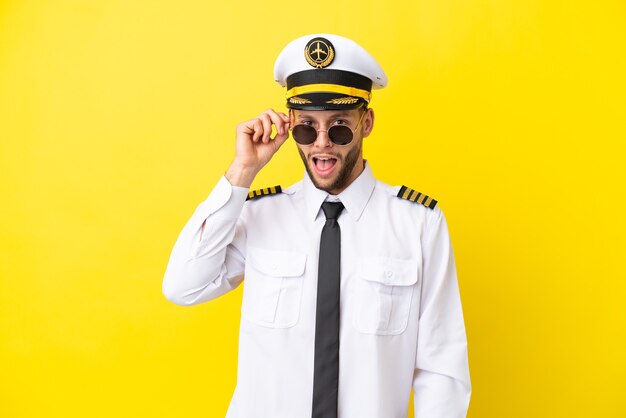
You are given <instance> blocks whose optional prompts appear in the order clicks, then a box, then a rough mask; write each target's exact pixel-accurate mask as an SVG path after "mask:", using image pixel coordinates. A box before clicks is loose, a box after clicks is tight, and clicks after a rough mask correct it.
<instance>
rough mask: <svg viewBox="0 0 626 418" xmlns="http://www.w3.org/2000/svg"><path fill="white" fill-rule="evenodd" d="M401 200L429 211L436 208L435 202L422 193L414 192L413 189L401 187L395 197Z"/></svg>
mask: <svg viewBox="0 0 626 418" xmlns="http://www.w3.org/2000/svg"><path fill="white" fill-rule="evenodd" d="M397 196H398V197H399V198H401V199H406V200H410V201H411V202H417V203H421V204H422V205H424V206H426V207H427V208H430V209H435V206H437V201H436V200H435V199H433V198H432V197H430V196H427V195H425V194H423V193H420V192H416V191H415V190H413V189H409V188H408V187H406V186H402V187H401V188H400V191H399V192H398V195H397Z"/></svg>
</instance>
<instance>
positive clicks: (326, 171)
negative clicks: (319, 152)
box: [313, 155, 337, 177]
mask: <svg viewBox="0 0 626 418" xmlns="http://www.w3.org/2000/svg"><path fill="white" fill-rule="evenodd" d="M336 164H337V158H335V157H332V156H330V155H329V156H318V157H313V166H314V167H315V171H316V173H317V174H318V175H320V176H322V177H325V176H328V175H330V174H331V173H332V171H333V169H334V168H335V165H336Z"/></svg>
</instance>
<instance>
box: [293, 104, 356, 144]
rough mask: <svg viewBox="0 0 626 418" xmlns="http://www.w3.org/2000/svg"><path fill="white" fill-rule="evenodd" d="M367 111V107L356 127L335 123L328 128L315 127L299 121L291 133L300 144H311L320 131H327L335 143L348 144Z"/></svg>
mask: <svg viewBox="0 0 626 418" xmlns="http://www.w3.org/2000/svg"><path fill="white" fill-rule="evenodd" d="M366 113H367V109H365V111H364V112H363V113H362V114H361V117H360V118H359V122H358V123H357V124H356V128H354V129H352V128H350V127H349V126H347V125H333V126H331V127H330V128H328V129H315V128H314V127H313V126H311V125H305V124H303V123H299V124H297V125H294V127H293V128H291V135H292V136H293V139H294V140H295V141H296V142H297V143H298V144H300V145H311V144H313V143H314V142H315V140H316V139H317V136H318V135H319V133H320V132H326V134H327V135H328V138H330V140H331V141H332V142H333V144H335V145H348V144H349V143H350V142H352V138H354V133H355V132H356V130H357V129H359V125H360V124H361V120H363V116H364V115H365V114H366Z"/></svg>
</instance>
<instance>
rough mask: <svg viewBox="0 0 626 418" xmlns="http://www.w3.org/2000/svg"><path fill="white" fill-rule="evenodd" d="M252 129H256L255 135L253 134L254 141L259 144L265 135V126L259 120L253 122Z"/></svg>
mask: <svg viewBox="0 0 626 418" xmlns="http://www.w3.org/2000/svg"><path fill="white" fill-rule="evenodd" d="M252 127H253V129H254V133H253V134H252V141H254V142H258V141H259V139H260V138H261V136H262V135H263V124H262V123H261V121H260V120H259V119H255V120H254V121H253V122H252Z"/></svg>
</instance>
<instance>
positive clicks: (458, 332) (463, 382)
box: [413, 208, 471, 418]
mask: <svg viewBox="0 0 626 418" xmlns="http://www.w3.org/2000/svg"><path fill="white" fill-rule="evenodd" d="M430 215H431V216H430V217H429V218H430V219H429V221H428V223H427V227H426V230H425V236H424V241H423V275H422V279H423V283H422V300H421V306H420V318H419V331H418V343H417V356H416V361H415V370H414V375H413V392H414V411H415V418H462V417H465V416H466V415H467V409H468V406H469V400H470V395H471V383H470V376H469V365H468V355H467V338H466V334H465V325H464V320H463V311H462V308H461V298H460V294H459V287H458V282H457V274H456V265H455V262H454V254H453V251H452V245H451V242H450V236H449V233H448V226H447V223H446V218H445V216H444V214H443V212H442V211H441V209H440V208H436V209H435V210H434V213H431V214H430Z"/></svg>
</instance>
